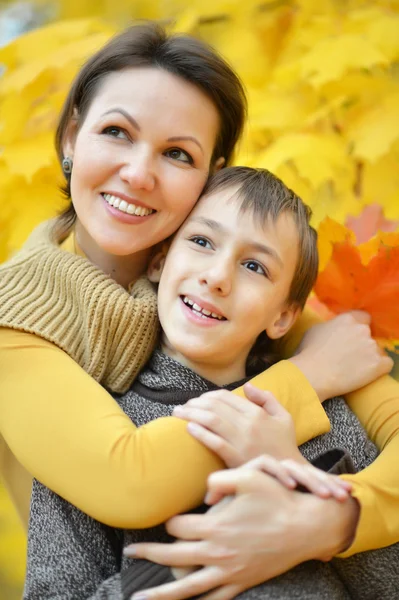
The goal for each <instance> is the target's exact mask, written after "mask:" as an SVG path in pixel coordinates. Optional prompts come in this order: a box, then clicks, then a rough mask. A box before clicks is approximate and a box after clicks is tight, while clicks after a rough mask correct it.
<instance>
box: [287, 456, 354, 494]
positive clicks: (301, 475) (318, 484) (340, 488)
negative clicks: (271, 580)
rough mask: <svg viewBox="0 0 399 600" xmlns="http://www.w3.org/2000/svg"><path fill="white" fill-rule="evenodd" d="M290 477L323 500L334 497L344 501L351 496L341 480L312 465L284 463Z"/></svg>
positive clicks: (292, 462)
mask: <svg viewBox="0 0 399 600" xmlns="http://www.w3.org/2000/svg"><path fill="white" fill-rule="evenodd" d="M282 463H283V464H284V466H285V468H286V469H287V471H288V472H289V473H290V475H291V476H292V477H293V478H294V479H295V480H296V481H297V482H298V484H300V485H303V486H304V487H306V489H308V490H309V491H310V492H312V493H313V494H315V495H316V496H320V497H321V498H329V497H331V496H333V497H334V498H335V499H336V500H339V501H343V500H346V499H347V498H348V496H349V491H348V489H347V488H346V486H345V485H342V484H341V481H340V479H339V478H338V477H337V478H334V477H333V476H332V475H328V474H327V473H324V472H323V471H321V470H320V469H317V468H316V467H313V466H312V465H301V464H298V463H295V461H290V460H286V461H282Z"/></svg>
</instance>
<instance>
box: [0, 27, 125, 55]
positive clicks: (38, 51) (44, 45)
mask: <svg viewBox="0 0 399 600" xmlns="http://www.w3.org/2000/svg"><path fill="white" fill-rule="evenodd" d="M105 31H109V32H110V33H111V32H112V31H114V29H112V28H110V27H109V26H108V25H106V23H105V22H102V21H100V20H98V19H76V20H70V21H67V20H64V21H59V22H55V23H51V24H50V25H46V26H44V27H40V28H38V29H33V30H32V31H29V32H28V33H25V34H24V35H22V36H20V37H18V38H16V39H15V40H14V41H13V42H11V43H10V44H9V45H8V46H5V47H4V48H0V64H1V63H3V64H8V63H9V61H10V58H9V55H12V58H11V62H12V63H14V62H15V63H16V66H18V65H21V64H25V63H27V62H35V61H36V60H40V59H43V60H44V61H46V59H47V58H48V57H50V56H51V55H52V54H53V52H55V51H56V50H58V49H59V48H63V47H65V44H68V43H69V42H71V41H73V40H76V41H78V40H81V39H85V38H87V37H88V36H92V35H94V34H96V33H101V32H105Z"/></svg>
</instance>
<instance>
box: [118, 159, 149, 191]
mask: <svg viewBox="0 0 399 600" xmlns="http://www.w3.org/2000/svg"><path fill="white" fill-rule="evenodd" d="M120 177H121V179H122V180H123V181H125V182H126V183H127V184H128V185H129V187H130V188H131V189H132V190H140V189H141V190H146V191H148V192H151V191H152V190H153V189H154V187H155V180H156V174H155V166H154V159H153V157H152V156H151V155H150V153H149V151H148V150H145V149H139V148H136V149H135V150H134V151H133V152H132V153H131V156H129V160H128V161H127V162H126V163H125V164H124V165H123V166H122V167H121V169H120Z"/></svg>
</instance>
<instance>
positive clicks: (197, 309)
mask: <svg viewBox="0 0 399 600" xmlns="http://www.w3.org/2000/svg"><path fill="white" fill-rule="evenodd" d="M183 302H184V304H186V305H187V306H189V307H190V308H191V310H192V311H193V312H195V313H196V314H197V315H198V316H200V317H203V318H204V319H209V317H212V319H218V320H219V321H225V320H226V319H225V317H222V316H221V315H217V314H216V313H214V312H211V311H210V310H206V308H201V306H199V304H196V303H195V302H193V301H192V300H190V298H188V297H187V296H184V298H183Z"/></svg>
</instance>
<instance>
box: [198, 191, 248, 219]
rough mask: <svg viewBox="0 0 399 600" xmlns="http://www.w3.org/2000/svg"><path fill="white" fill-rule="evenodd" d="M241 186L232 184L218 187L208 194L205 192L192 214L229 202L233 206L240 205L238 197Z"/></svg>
mask: <svg viewBox="0 0 399 600" xmlns="http://www.w3.org/2000/svg"><path fill="white" fill-rule="evenodd" d="M240 187H241V186H238V185H231V186H227V187H223V188H220V189H216V190H214V191H212V192H209V193H208V194H204V195H203V196H201V197H200V199H199V200H198V202H197V204H196V205H195V207H194V210H193V211H192V213H191V214H195V213H202V212H204V211H209V210H211V209H212V208H217V207H218V206H219V207H221V206H223V207H225V206H226V205H227V204H231V206H232V207H234V206H237V207H239V203H238V197H239V191H240Z"/></svg>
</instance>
